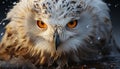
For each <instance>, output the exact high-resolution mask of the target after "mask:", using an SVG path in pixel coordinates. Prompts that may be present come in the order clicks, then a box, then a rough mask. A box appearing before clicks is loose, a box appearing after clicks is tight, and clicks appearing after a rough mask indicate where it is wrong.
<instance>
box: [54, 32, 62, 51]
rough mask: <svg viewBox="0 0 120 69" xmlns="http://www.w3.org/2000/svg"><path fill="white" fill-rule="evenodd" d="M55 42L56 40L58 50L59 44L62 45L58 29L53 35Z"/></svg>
mask: <svg viewBox="0 0 120 69" xmlns="http://www.w3.org/2000/svg"><path fill="white" fill-rule="evenodd" d="M53 39H54V42H55V48H56V50H57V48H58V46H59V45H60V38H59V34H58V31H57V30H56V31H55V33H54V36H53Z"/></svg>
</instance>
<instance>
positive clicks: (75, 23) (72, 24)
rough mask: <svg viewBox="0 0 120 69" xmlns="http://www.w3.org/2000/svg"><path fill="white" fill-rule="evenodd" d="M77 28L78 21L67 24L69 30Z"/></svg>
mask: <svg viewBox="0 0 120 69" xmlns="http://www.w3.org/2000/svg"><path fill="white" fill-rule="evenodd" d="M76 26H77V20H74V21H71V22H69V23H68V24H67V27H69V28H75V27H76Z"/></svg>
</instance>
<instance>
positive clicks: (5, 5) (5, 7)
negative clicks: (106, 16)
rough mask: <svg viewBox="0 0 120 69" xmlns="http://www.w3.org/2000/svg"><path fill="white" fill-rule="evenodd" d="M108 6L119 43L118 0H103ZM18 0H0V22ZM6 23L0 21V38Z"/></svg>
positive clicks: (119, 17) (119, 0)
mask: <svg viewBox="0 0 120 69" xmlns="http://www.w3.org/2000/svg"><path fill="white" fill-rule="evenodd" d="M104 1H105V2H106V3H107V5H108V6H109V8H110V15H111V20H112V24H113V30H114V32H113V33H114V34H115V37H116V38H117V41H119V42H118V43H120V0H104ZM17 2H18V0H0V22H1V21H2V20H3V19H4V18H5V17H6V14H7V12H8V11H10V9H11V8H12V7H13V6H14V5H15V4H16V3H17ZM5 25H6V23H5V22H2V23H0V39H1V37H2V36H3V34H4V27H5Z"/></svg>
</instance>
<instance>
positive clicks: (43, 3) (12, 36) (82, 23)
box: [0, 0, 112, 68]
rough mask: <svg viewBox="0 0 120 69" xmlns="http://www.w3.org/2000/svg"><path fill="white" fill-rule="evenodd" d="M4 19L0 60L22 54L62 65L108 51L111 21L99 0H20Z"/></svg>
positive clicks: (28, 58)
mask: <svg viewBox="0 0 120 69" xmlns="http://www.w3.org/2000/svg"><path fill="white" fill-rule="evenodd" d="M6 19H8V20H10V22H9V23H8V24H7V26H6V27H5V28H6V31H5V34H4V36H3V38H2V41H1V43H0V59H1V60H10V59H11V58H13V57H18V56H22V57H23V58H25V59H27V60H30V61H31V62H32V63H34V64H37V65H44V64H45V65H48V66H49V65H52V64H54V63H56V64H57V65H58V68H62V67H64V66H66V65H69V62H75V63H79V62H82V61H89V60H98V59H101V58H102V57H103V56H104V55H106V54H109V53H110V50H109V47H110V45H111V44H110V43H111V39H112V35H111V32H112V25H111V21H110V16H109V8H108V7H107V5H106V4H105V3H104V2H103V1H102V0H20V1H19V2H18V3H17V4H16V5H15V6H14V7H13V9H11V10H10V12H8V14H7V17H6Z"/></svg>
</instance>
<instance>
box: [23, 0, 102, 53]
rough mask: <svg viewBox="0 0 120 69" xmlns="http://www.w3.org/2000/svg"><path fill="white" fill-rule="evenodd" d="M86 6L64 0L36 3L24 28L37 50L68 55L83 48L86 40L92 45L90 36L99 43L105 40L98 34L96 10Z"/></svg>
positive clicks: (81, 3) (47, 0)
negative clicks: (67, 53)
mask: <svg viewBox="0 0 120 69" xmlns="http://www.w3.org/2000/svg"><path fill="white" fill-rule="evenodd" d="M83 3H84V2H82V1H72V0H69V1H68V2H67V1H64V2H63V3H62V0H58V1H55V2H54V1H49V0H45V1H36V2H35V4H34V7H33V9H32V10H33V12H30V13H28V15H27V17H26V25H25V26H26V28H27V33H28V36H29V37H30V38H31V40H32V42H33V43H34V44H35V47H36V48H37V49H39V50H46V51H48V52H51V51H52V52H69V51H71V50H72V51H76V50H77V49H78V48H79V47H83V46H82V45H84V43H86V42H85V40H88V41H89V43H90V42H91V43H92V42H93V39H91V38H90V37H89V36H91V35H94V36H93V37H95V38H96V40H99V38H100V39H101V38H104V37H103V36H102V37H101V35H100V34H99V33H98V34H96V32H97V31H98V30H97V29H96V27H99V17H98V16H97V15H98V14H96V13H94V11H91V10H92V9H94V8H89V9H87V8H88V7H87V6H86V5H85V3H84V4H83ZM64 4H65V5H64ZM90 7H91V6H90ZM94 40H95V39H94Z"/></svg>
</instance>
